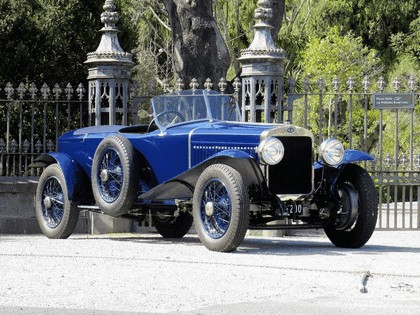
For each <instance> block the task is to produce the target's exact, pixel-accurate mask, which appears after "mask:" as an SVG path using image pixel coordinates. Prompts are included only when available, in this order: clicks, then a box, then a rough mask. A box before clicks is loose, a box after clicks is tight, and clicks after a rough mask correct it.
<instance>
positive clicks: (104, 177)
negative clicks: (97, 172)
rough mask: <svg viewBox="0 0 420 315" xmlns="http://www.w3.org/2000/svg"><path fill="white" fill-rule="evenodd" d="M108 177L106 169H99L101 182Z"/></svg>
mask: <svg viewBox="0 0 420 315" xmlns="http://www.w3.org/2000/svg"><path fill="white" fill-rule="evenodd" d="M108 179H109V175H108V171H107V170H102V171H101V181H102V182H106V181H108Z"/></svg>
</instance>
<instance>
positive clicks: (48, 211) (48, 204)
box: [41, 176, 64, 229]
mask: <svg viewBox="0 0 420 315" xmlns="http://www.w3.org/2000/svg"><path fill="white" fill-rule="evenodd" d="M42 200H43V202H42V205H41V207H42V215H43V217H44V220H45V222H46V224H47V225H48V227H50V228H52V229H54V228H56V227H57V226H58V225H59V224H60V223H61V220H63V214H64V196H63V189H62V188H61V184H60V181H59V180H58V178H57V177H55V176H54V177H50V178H48V179H47V181H46V183H45V185H44V187H43V190H42Z"/></svg>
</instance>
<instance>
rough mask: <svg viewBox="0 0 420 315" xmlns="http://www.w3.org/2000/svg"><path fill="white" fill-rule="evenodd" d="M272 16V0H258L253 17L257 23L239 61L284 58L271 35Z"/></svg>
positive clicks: (282, 52) (281, 50)
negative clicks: (252, 36) (249, 42)
mask: <svg viewBox="0 0 420 315" xmlns="http://www.w3.org/2000/svg"><path fill="white" fill-rule="evenodd" d="M272 16H273V9H272V0H259V1H258V7H257V8H256V9H255V13H254V17H255V19H257V23H256V24H255V26H254V29H255V32H254V39H253V40H252V43H251V44H250V45H249V47H248V48H247V49H243V50H242V53H241V57H240V58H239V60H240V61H243V60H247V59H254V58H258V59H260V58H261V57H262V58H263V59H280V60H282V59H284V58H285V54H284V51H283V49H281V48H277V47H276V45H275V43H274V41H273V38H272V36H271V29H272V28H273V27H272V26H271V25H270V24H269V21H270V19H271V17H272Z"/></svg>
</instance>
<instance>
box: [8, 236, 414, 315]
mask: <svg viewBox="0 0 420 315" xmlns="http://www.w3.org/2000/svg"><path fill="white" fill-rule="evenodd" d="M367 271H369V272H370V273H371V275H372V276H371V277H369V278H367V284H366V287H365V288H366V289H367V293H361V292H360V285H361V279H362V276H363V275H364V274H365V272H367ZM361 312H364V313H366V314H417V315H418V314H420V231H407V232H375V233H374V235H373V237H372V239H371V240H370V242H369V243H368V244H367V245H366V246H365V247H363V248H362V249H359V250H348V249H347V250H346V249H339V248H336V247H334V246H333V245H332V244H331V243H330V242H329V241H328V239H326V238H325V237H323V236H317V237H285V238H262V237H247V238H246V239H245V241H244V243H243V245H242V246H241V247H240V248H239V249H238V250H237V251H236V252H235V253H228V254H226V253H215V252H210V251H208V250H207V249H205V248H204V247H203V246H202V245H201V244H200V242H199V240H198V239H197V237H196V236H195V235H189V236H187V237H185V238H184V239H182V240H164V239H162V238H160V237H159V236H157V235H154V234H145V235H133V234H130V235H107V236H101V237H98V236H96V237H94V236H86V235H76V236H72V237H71V238H69V239H67V240H49V239H47V238H45V237H43V236H0V314H67V315H70V314H71V315H73V314H104V315H116V314H150V313H169V314H175V313H176V314H314V313H319V314H339V313H341V314H360V313H361Z"/></svg>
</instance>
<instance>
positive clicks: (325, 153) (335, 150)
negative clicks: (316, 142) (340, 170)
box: [318, 138, 344, 166]
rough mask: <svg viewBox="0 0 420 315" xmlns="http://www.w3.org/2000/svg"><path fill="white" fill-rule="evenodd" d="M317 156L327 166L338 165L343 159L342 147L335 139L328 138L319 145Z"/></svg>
mask: <svg viewBox="0 0 420 315" xmlns="http://www.w3.org/2000/svg"><path fill="white" fill-rule="evenodd" d="M318 154H319V156H320V157H321V158H322V160H323V161H324V162H325V163H326V164H328V165H332V166H335V165H338V164H340V162H341V161H342V160H343V158H344V147H343V145H342V144H341V142H340V141H339V140H337V139H334V138H330V139H327V140H325V141H323V142H322V143H321V145H320V146H319V148H318Z"/></svg>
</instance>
